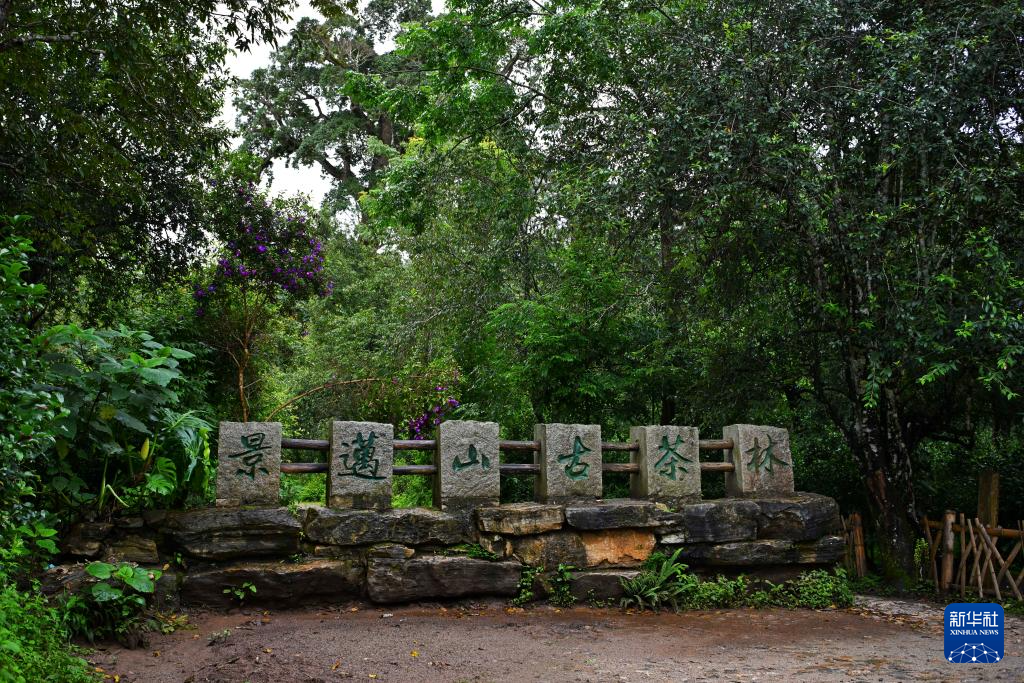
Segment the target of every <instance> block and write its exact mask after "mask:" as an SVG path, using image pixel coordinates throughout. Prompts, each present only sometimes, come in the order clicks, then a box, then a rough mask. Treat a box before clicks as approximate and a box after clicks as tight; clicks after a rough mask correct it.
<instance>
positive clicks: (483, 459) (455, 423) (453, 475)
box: [434, 420, 501, 510]
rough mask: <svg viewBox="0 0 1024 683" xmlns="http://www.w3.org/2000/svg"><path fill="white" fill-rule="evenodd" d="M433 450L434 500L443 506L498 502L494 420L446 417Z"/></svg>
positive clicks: (496, 426) (499, 492)
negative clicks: (466, 419)
mask: <svg viewBox="0 0 1024 683" xmlns="http://www.w3.org/2000/svg"><path fill="white" fill-rule="evenodd" d="M437 438H438V447H437V450H436V451H435V452H434V464H435V465H436V466H437V474H436V475H435V476H434V503H435V504H440V507H441V509H442V510H445V509H448V508H449V507H453V508H471V507H477V506H480V505H490V504H497V503H498V500H499V498H500V497H501V474H500V473H499V470H498V465H499V462H500V457H501V456H500V452H499V450H498V423H497V422H470V421H463V420H447V421H445V422H442V423H441V426H440V427H439V428H438V433H437Z"/></svg>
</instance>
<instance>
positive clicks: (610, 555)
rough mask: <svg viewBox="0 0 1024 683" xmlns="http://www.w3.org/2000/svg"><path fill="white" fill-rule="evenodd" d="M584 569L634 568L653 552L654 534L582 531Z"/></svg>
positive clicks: (611, 530) (613, 530) (629, 530)
mask: <svg viewBox="0 0 1024 683" xmlns="http://www.w3.org/2000/svg"><path fill="white" fill-rule="evenodd" d="M580 537H581V538H582V540H583V549H584V553H585V555H586V562H585V564H584V565H583V566H586V567H601V566H606V567H636V566H639V565H641V564H643V563H644V560H646V559H647V558H648V557H650V556H651V552H652V551H653V550H654V546H655V540H654V534H653V533H651V532H650V531H644V530H640V529H608V530H606V531H584V532H582V533H581V534H580Z"/></svg>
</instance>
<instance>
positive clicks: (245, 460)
mask: <svg viewBox="0 0 1024 683" xmlns="http://www.w3.org/2000/svg"><path fill="white" fill-rule="evenodd" d="M280 495H281V423H280V422H221V423H220V429H219V438H218V441H217V505H221V506H239V505H277V504H278V500H279V498H280Z"/></svg>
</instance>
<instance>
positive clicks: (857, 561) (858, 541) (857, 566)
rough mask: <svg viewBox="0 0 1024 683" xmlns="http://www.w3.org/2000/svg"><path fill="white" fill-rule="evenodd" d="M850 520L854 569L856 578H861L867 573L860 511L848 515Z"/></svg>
mask: <svg viewBox="0 0 1024 683" xmlns="http://www.w3.org/2000/svg"><path fill="white" fill-rule="evenodd" d="M850 522H851V525H852V526H853V562H854V571H855V572H856V574H857V578H863V577H864V576H865V575H866V574H867V573H868V563H867V557H866V556H865V554H864V527H863V526H862V525H861V520H860V513H859V512H854V513H853V514H852V515H850Z"/></svg>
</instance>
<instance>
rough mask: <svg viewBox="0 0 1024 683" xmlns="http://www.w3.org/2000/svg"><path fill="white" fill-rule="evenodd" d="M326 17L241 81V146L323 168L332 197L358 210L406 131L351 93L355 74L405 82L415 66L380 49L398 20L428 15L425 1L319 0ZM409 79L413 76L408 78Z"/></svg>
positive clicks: (267, 162)
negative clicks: (357, 3) (363, 1)
mask: <svg viewBox="0 0 1024 683" xmlns="http://www.w3.org/2000/svg"><path fill="white" fill-rule="evenodd" d="M316 6H317V7H318V9H320V10H321V12H323V14H324V16H325V19H324V20H323V21H317V20H315V19H310V18H304V19H302V20H301V21H300V22H299V23H298V25H297V26H296V27H295V29H294V30H293V31H292V34H291V39H290V40H289V41H288V42H287V43H286V44H285V45H283V46H281V47H280V48H279V49H277V50H276V51H275V52H274V54H273V62H272V64H271V66H270V67H268V68H266V69H256V70H255V71H253V73H252V75H251V76H250V78H248V79H245V80H243V81H241V83H240V84H239V89H238V92H237V95H236V97H235V101H234V103H235V107H236V108H237V109H238V126H239V131H240V133H241V135H242V146H243V149H245V150H246V151H248V152H250V153H252V154H254V155H256V156H257V157H259V158H260V159H262V160H263V167H262V169H261V172H263V171H266V170H267V169H268V168H270V166H271V164H272V163H273V162H274V161H275V160H279V159H281V160H286V161H287V162H288V163H289V164H291V165H294V166H296V167H298V166H313V167H318V168H319V169H320V170H321V172H322V173H323V174H324V175H326V176H327V177H329V178H330V179H331V180H332V182H333V184H334V187H333V189H332V191H331V194H330V196H329V197H328V203H329V204H330V205H331V206H332V207H333V208H334V209H335V210H349V211H356V212H358V210H359V207H358V204H357V203H356V199H358V197H359V195H360V194H361V193H363V192H365V191H366V190H368V189H369V188H371V187H373V185H374V183H375V182H376V178H377V177H378V176H379V174H380V172H381V170H382V169H384V168H385V167H386V165H387V163H388V159H389V158H390V157H391V156H392V155H393V154H394V148H395V147H398V146H399V144H400V142H401V141H402V140H404V138H405V137H406V135H407V132H408V131H407V129H404V128H403V127H402V126H401V125H400V124H398V123H396V121H395V120H394V119H393V118H392V117H391V115H390V114H389V113H387V112H386V111H385V110H383V109H382V108H380V107H370V106H367V105H366V103H364V102H362V101H360V100H359V99H358V98H357V97H353V94H352V92H351V91H350V90H348V89H347V88H346V83H347V81H348V79H349V78H350V76H351V75H352V74H359V73H366V72H368V71H371V70H372V71H376V72H388V73H389V74H391V75H390V76H389V80H390V81H391V82H401V80H403V72H404V71H407V70H408V68H409V66H408V65H407V64H405V63H404V62H403V61H402V60H401V59H397V58H396V55H394V54H389V53H387V52H383V53H381V52H378V50H379V49H380V48H379V43H380V41H384V40H386V39H389V38H391V37H392V36H394V34H395V33H397V32H398V31H399V26H398V22H406V21H412V20H420V19H424V18H426V17H428V16H429V14H428V13H429V11H430V3H429V2H425V1H424V0H372V1H371V2H370V3H369V4H368V5H367V6H366V7H365V8H363V9H362V10H355V9H352V8H350V7H349V5H348V4H346V3H333V2H323V3H317V4H316ZM405 79H406V80H407V79H408V77H405Z"/></svg>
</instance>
